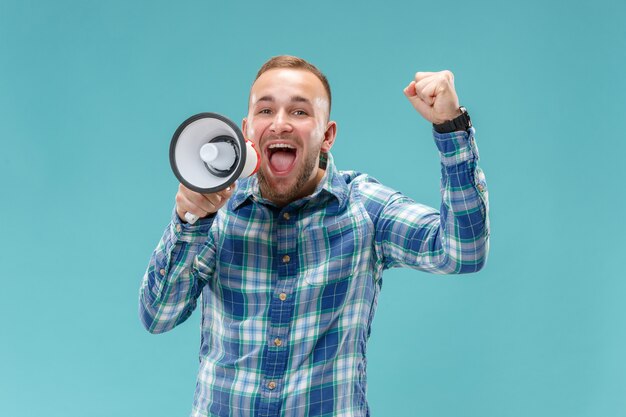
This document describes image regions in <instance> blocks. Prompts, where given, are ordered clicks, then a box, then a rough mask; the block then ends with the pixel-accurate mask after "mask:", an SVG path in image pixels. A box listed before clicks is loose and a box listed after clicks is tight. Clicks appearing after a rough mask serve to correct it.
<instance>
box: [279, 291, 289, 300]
mask: <svg viewBox="0 0 626 417" xmlns="http://www.w3.org/2000/svg"><path fill="white" fill-rule="evenodd" d="M278 298H280V301H285V300H286V299H287V294H285V293H284V292H281V293H280V294H278Z"/></svg>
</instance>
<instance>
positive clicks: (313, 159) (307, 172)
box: [257, 152, 320, 204]
mask: <svg viewBox="0 0 626 417" xmlns="http://www.w3.org/2000/svg"><path fill="white" fill-rule="evenodd" d="M319 158H320V156H319V152H318V153H317V154H311V155H309V156H308V157H307V158H306V159H305V160H304V163H303V165H302V168H300V172H298V173H297V174H296V175H297V179H296V183H295V185H294V186H293V187H291V188H289V189H288V190H286V191H285V192H280V191H279V190H277V189H275V188H273V187H272V186H271V185H270V183H269V181H268V179H267V176H266V175H265V173H264V172H263V168H262V167H261V168H259V170H258V172H257V179H258V181H259V188H260V189H261V195H262V196H263V198H265V199H268V200H270V201H273V202H282V203H285V204H289V203H290V202H292V201H295V200H296V199H298V198H300V197H304V196H302V195H301V193H302V189H303V188H304V186H305V185H306V184H307V182H308V181H310V179H311V176H312V174H313V172H314V171H315V170H316V169H317V168H318V166H319Z"/></svg>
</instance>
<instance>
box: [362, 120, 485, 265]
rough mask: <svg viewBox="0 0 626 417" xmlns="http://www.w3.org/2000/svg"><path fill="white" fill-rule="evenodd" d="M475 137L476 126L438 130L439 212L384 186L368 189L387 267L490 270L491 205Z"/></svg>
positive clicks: (379, 250)
mask: <svg viewBox="0 0 626 417" xmlns="http://www.w3.org/2000/svg"><path fill="white" fill-rule="evenodd" d="M474 134H475V130H474V128H470V130H468V131H467V132H465V131H460V132H453V133H443V134H440V133H437V132H435V131H433V135H434V139H435V143H436V145H437V148H438V149H439V152H440V156H441V208H440V210H439V211H437V210H435V209H433V208H431V207H427V206H424V205H422V204H418V203H416V202H415V201H413V200H412V199H410V198H408V197H406V196H405V195H403V194H401V193H399V192H396V191H393V190H391V189H389V188H387V187H384V186H382V185H380V184H376V185H374V184H369V185H366V186H365V189H366V190H367V192H366V193H365V194H366V196H367V198H366V202H365V204H366V208H367V211H368V212H369V213H370V217H372V220H373V222H374V228H375V242H374V245H375V250H376V253H377V254H378V259H379V262H380V263H381V264H382V267H383V268H384V269H387V268H392V267H399V266H405V267H410V268H415V269H419V270H423V271H427V272H432V273H439V274H461V273H469V272H476V271H478V270H480V269H481V268H482V267H483V266H484V264H485V261H486V258H487V253H488V250H489V218H488V211H489V209H488V207H489V205H488V193H487V185H486V182H485V176H484V174H483V172H482V170H481V169H480V168H479V167H478V165H477V162H478V158H479V155H478V148H477V146H476V142H475V140H474Z"/></svg>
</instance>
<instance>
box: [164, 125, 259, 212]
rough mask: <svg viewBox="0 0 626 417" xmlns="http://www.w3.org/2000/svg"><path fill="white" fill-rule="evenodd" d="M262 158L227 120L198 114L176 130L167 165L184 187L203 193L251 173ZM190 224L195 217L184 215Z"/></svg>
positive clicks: (227, 184) (251, 144)
mask: <svg viewBox="0 0 626 417" xmlns="http://www.w3.org/2000/svg"><path fill="white" fill-rule="evenodd" d="M260 162H261V157H260V155H259V153H258V151H257V150H256V148H255V147H254V144H253V143H252V142H250V141H249V140H246V139H244V137H243V133H242V132H241V130H240V129H239V127H237V125H236V124H235V123H233V122H232V121H231V120H230V119H228V118H227V117H224V116H222V115H220V114H217V113H199V114H196V115H193V116H191V117H190V118H188V119H187V120H185V121H184V122H183V123H182V124H181V125H180V126H179V127H178V129H176V132H175V133H174V136H173V137H172V141H171V143H170V165H171V166H172V171H174V175H176V178H178V180H179V181H180V182H181V183H182V184H184V185H185V186H186V187H187V188H189V189H191V190H194V191H196V192H198V193H202V194H211V193H215V192H218V191H221V190H223V189H225V188H227V187H228V186H230V185H232V184H233V183H234V182H235V181H237V180H238V179H239V178H245V177H248V176H250V175H252V174H254V173H255V172H256V171H257V170H258V168H259V165H260ZM185 220H187V221H188V222H189V223H191V224H193V223H195V222H196V221H197V220H198V216H196V215H194V214H192V213H185Z"/></svg>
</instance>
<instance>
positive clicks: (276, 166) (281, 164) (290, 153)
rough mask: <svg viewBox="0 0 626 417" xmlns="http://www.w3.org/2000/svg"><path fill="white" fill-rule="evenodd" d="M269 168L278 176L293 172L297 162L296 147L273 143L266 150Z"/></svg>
mask: <svg viewBox="0 0 626 417" xmlns="http://www.w3.org/2000/svg"><path fill="white" fill-rule="evenodd" d="M266 154H267V160H268V161H269V166H270V168H271V169H272V171H274V172H275V173H276V174H286V173H288V172H289V171H291V168H293V165H294V163H295V161H296V156H297V150H296V147H295V146H293V145H290V144H288V143H272V144H271V145H269V146H268V147H267V150H266Z"/></svg>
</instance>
